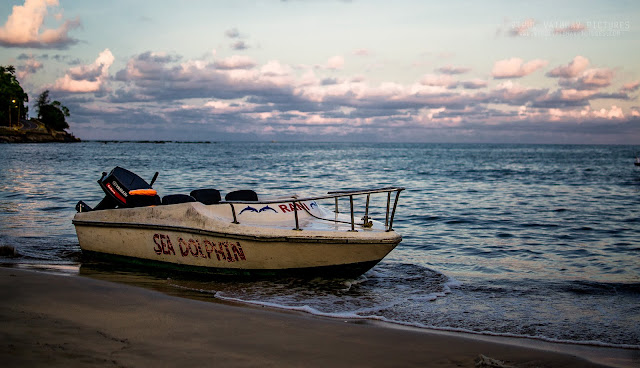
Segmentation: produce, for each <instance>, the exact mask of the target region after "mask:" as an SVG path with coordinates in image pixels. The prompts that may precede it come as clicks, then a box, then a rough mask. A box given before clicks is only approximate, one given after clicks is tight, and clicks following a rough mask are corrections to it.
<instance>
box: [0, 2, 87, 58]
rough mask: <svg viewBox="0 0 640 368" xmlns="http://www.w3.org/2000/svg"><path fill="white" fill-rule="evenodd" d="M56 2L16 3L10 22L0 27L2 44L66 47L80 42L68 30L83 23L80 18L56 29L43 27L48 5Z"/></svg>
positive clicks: (0, 42)
mask: <svg viewBox="0 0 640 368" xmlns="http://www.w3.org/2000/svg"><path fill="white" fill-rule="evenodd" d="M57 5H58V0H25V2H24V5H22V6H19V5H16V6H14V7H13V11H12V13H11V15H9V18H8V19H7V22H6V23H5V25H4V26H3V27H2V28H0V45H3V46H6V47H33V48H59V49H63V48H66V47H68V46H70V45H72V44H75V43H77V42H78V41H77V40H75V39H73V38H70V37H69V35H68V33H69V31H70V30H72V29H74V28H78V27H79V26H80V20H78V19H74V20H67V21H65V22H64V23H63V24H62V25H60V27H58V28H55V29H44V30H42V31H41V30H40V28H41V27H42V26H43V24H44V20H45V17H46V15H47V8H48V7H49V6H57Z"/></svg>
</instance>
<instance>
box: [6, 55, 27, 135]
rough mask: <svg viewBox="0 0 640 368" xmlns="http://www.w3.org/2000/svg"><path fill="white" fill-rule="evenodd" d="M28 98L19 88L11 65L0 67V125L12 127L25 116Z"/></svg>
mask: <svg viewBox="0 0 640 368" xmlns="http://www.w3.org/2000/svg"><path fill="white" fill-rule="evenodd" d="M28 101H29V96H27V94H26V93H25V92H24V90H23V89H22V87H21V86H20V82H18V79H17V78H16V68H14V67H13V65H9V66H0V124H2V125H9V124H11V125H14V124H17V123H18V122H19V120H20V119H24V118H25V117H26V116H27V112H28V109H27V108H26V107H25V106H24V103H25V102H28Z"/></svg>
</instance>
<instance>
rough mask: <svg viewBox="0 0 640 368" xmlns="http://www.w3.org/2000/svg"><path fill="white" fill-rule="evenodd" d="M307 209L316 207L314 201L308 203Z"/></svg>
mask: <svg viewBox="0 0 640 368" xmlns="http://www.w3.org/2000/svg"><path fill="white" fill-rule="evenodd" d="M309 207H311V208H313V207H318V204H317V203H316V202H315V201H313V202H311V203H309Z"/></svg>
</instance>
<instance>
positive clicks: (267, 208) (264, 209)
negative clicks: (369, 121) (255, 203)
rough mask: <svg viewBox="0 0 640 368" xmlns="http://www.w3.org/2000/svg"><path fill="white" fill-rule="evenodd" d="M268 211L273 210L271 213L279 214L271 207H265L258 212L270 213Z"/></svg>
mask: <svg viewBox="0 0 640 368" xmlns="http://www.w3.org/2000/svg"><path fill="white" fill-rule="evenodd" d="M268 210H271V211H273V212H275V213H278V211H276V210H274V209H273V208H271V207H269V206H264V207H262V208H261V209H260V211H258V212H263V211H268Z"/></svg>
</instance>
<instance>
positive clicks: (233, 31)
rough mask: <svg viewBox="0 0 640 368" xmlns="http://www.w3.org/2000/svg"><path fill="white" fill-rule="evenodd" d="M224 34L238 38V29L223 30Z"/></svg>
mask: <svg viewBox="0 0 640 368" xmlns="http://www.w3.org/2000/svg"><path fill="white" fill-rule="evenodd" d="M224 35H225V36H227V37H229V38H238V37H240V31H238V29H237V28H231V29H228V30H227V31H225V32H224Z"/></svg>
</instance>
